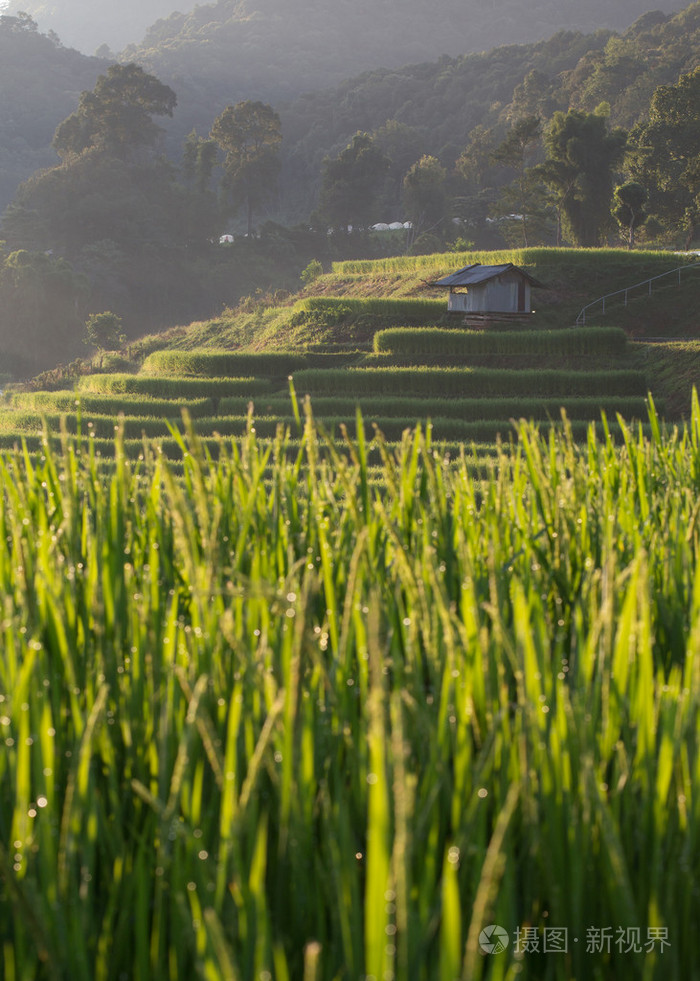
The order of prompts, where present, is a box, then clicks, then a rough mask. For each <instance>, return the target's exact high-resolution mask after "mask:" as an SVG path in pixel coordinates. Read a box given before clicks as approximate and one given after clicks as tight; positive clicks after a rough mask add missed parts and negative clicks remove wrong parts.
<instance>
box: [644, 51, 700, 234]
mask: <svg viewBox="0 0 700 981" xmlns="http://www.w3.org/2000/svg"><path fill="white" fill-rule="evenodd" d="M632 144H633V152H632V172H633V174H634V175H635V176H637V177H638V178H639V180H640V181H641V182H642V184H643V185H644V186H645V187H647V188H649V190H650V191H651V200H650V211H651V212H652V214H654V215H655V216H657V217H658V218H659V219H661V220H662V221H664V222H666V223H667V226H668V225H669V224H671V226H672V227H675V228H677V229H679V230H680V232H681V235H682V237H683V240H684V244H685V247H686V248H690V246H691V244H692V242H693V239H694V237H695V235H696V233H697V229H698V227H700V170H699V169H698V165H697V160H698V156H699V155H700V68H696V69H695V70H694V71H692V72H688V73H687V74H685V75H682V76H681V77H680V79H679V80H678V82H677V84H676V85H663V86H660V87H659V88H658V89H657V90H656V91H655V92H654V95H653V97H652V100H651V105H650V107H649V119H648V121H647V122H644V123H641V124H640V125H639V126H638V127H637V128H636V129H635V130H634V132H633V133H632ZM678 237H680V236H678Z"/></svg>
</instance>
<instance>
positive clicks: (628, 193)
mask: <svg viewBox="0 0 700 981" xmlns="http://www.w3.org/2000/svg"><path fill="white" fill-rule="evenodd" d="M648 198H649V195H648V193H647V190H646V188H645V187H642V185H641V184H639V183H638V182H637V181H627V183H625V184H621V185H620V186H619V187H616V188H615V193H614V194H613V209H612V214H613V218H614V219H615V220H616V221H617V223H618V225H619V226H620V228H622V229H624V230H626V232H627V246H628V248H630V249H633V248H634V242H635V233H636V231H637V229H638V228H640V227H641V226H642V225H643V224H644V223H645V222H646V220H647V218H648V215H647V213H646V211H645V205H646V203H647V200H648Z"/></svg>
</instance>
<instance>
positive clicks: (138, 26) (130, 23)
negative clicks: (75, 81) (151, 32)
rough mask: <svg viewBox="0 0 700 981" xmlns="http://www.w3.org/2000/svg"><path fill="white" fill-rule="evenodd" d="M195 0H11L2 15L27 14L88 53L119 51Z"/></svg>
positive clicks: (43, 27) (40, 24)
mask: <svg viewBox="0 0 700 981" xmlns="http://www.w3.org/2000/svg"><path fill="white" fill-rule="evenodd" d="M194 5H195V0H118V2H115V0H58V2H57V0H9V2H7V3H6V4H5V3H1V2H0V8H3V7H4V10H3V13H6V14H12V15H17V14H18V13H19V12H20V11H24V12H25V13H28V14H29V15H30V16H31V17H32V18H33V19H34V20H35V21H37V23H38V25H39V29H40V30H41V31H43V32H44V33H46V32H48V31H55V32H56V34H58V36H59V37H60V38H61V41H62V42H63V43H64V44H65V45H68V46H70V47H73V48H78V49H79V50H80V51H84V52H86V53H88V54H92V53H93V52H95V51H97V49H98V48H99V47H101V46H102V45H108V46H109V47H110V48H111V49H112V50H113V51H119V50H120V49H121V48H123V47H124V46H125V45H127V44H131V43H132V42H135V41H140V40H141V38H142V37H143V36H144V34H145V33H146V29H147V28H148V27H149V26H150V25H151V24H152V23H153V22H154V21H155V20H157V19H158V18H159V17H168V16H169V15H170V14H171V13H172V11H173V10H175V9H177V10H183V11H187V10H191V9H192V7H194Z"/></svg>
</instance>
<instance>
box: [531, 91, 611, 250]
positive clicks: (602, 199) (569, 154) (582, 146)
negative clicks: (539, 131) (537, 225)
mask: <svg viewBox="0 0 700 981" xmlns="http://www.w3.org/2000/svg"><path fill="white" fill-rule="evenodd" d="M626 145H627V133H626V132H625V131H624V130H622V129H614V130H612V131H609V130H608V122H607V118H606V116H605V114H604V113H603V112H602V111H601V112H598V111H596V112H591V113H588V112H581V111H580V110H578V109H570V110H569V112H567V113H563V112H555V114H554V116H553V117H552V121H551V123H550V124H549V127H548V129H547V131H546V133H545V150H546V154H547V159H546V161H545V163H544V164H542V165H541V166H540V167H539V168H538V171H537V172H538V174H539V176H540V177H541V179H542V180H543V182H544V183H545V184H546V185H547V187H549V189H550V190H551V191H552V193H553V195H554V200H555V206H556V209H557V215H558V224H559V226H560V228H561V232H562V233H563V234H564V236H565V237H566V238H567V239H568V240H569V241H570V242H572V243H573V244H574V245H578V246H592V245H598V244H599V242H600V239H601V234H602V231H603V229H604V227H605V225H606V223H607V222H609V220H610V203H611V200H612V193H613V177H614V170H615V167H616V166H617V165H618V164H619V163H620V161H621V160H622V158H623V156H624V153H625V148H626Z"/></svg>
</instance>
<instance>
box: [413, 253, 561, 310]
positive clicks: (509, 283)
mask: <svg viewBox="0 0 700 981" xmlns="http://www.w3.org/2000/svg"><path fill="white" fill-rule="evenodd" d="M430 285H431V286H441V287H445V288H446V289H449V291H450V296H449V299H448V301H447V309H448V311H450V312H451V313H464V314H486V315H488V314H508V315H512V314H516V315H519V316H527V315H528V314H530V313H532V298H531V290H532V288H533V287H540V288H542V289H544V288H545V287H544V285H543V283H540V282H538V281H537V280H536V279H535V278H534V277H533V276H530V275H528V273H526V272H524V271H523V270H522V269H519V268H518V267H517V266H514V265H513V264H512V262H509V263H507V264H506V265H503V266H482V265H481V264H480V263H478V262H477V263H475V264H474V265H472V266H465V267H464V268H463V269H458V270H457V272H454V273H452V274H451V275H450V276H445V277H444V279H438V280H437V281H436V282H434V283H431V284H430Z"/></svg>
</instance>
